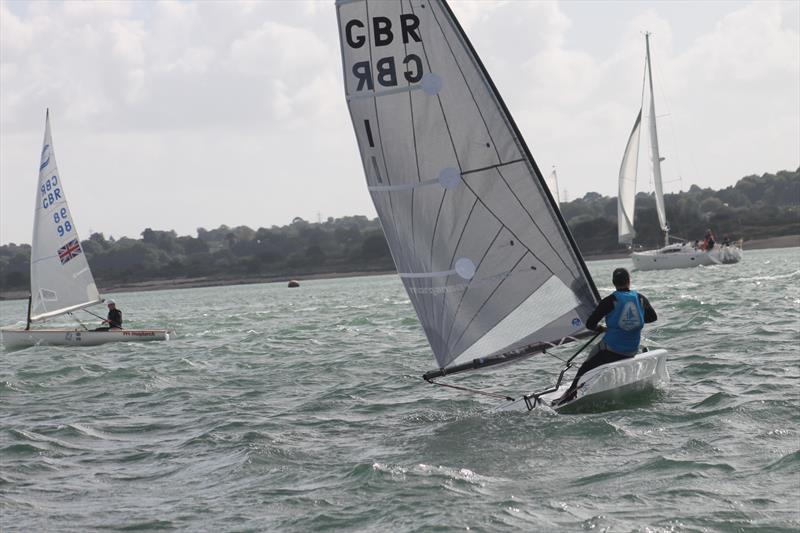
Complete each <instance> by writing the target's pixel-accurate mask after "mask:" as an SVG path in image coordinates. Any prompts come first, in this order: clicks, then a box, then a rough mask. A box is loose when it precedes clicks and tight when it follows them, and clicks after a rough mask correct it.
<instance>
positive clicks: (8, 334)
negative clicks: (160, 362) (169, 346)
mask: <svg viewBox="0 0 800 533" xmlns="http://www.w3.org/2000/svg"><path fill="white" fill-rule="evenodd" d="M0 337H2V342H3V346H5V348H6V349H7V350H15V349H19V348H26V347H28V346H35V345H37V344H46V345H50V346H97V345H100V344H106V343H109V342H148V341H166V340H169V331H168V330H165V329H118V330H111V331H86V330H80V329H31V330H23V329H0Z"/></svg>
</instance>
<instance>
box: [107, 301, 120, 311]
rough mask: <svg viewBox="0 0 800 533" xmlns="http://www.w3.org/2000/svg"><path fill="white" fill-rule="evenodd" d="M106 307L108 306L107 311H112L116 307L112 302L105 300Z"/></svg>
mask: <svg viewBox="0 0 800 533" xmlns="http://www.w3.org/2000/svg"><path fill="white" fill-rule="evenodd" d="M106 305H107V306H108V308H109V309H114V307H116V305H117V304H116V303H115V302H114V300H106Z"/></svg>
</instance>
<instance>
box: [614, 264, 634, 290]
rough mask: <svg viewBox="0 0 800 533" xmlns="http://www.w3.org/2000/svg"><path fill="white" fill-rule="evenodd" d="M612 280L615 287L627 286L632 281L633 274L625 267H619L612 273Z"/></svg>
mask: <svg viewBox="0 0 800 533" xmlns="http://www.w3.org/2000/svg"><path fill="white" fill-rule="evenodd" d="M611 281H612V282H613V283H614V286H615V287H627V286H628V285H630V283H631V275H630V274H629V273H628V271H627V270H625V269H624V268H618V269H616V270H614V273H613V274H612V275H611Z"/></svg>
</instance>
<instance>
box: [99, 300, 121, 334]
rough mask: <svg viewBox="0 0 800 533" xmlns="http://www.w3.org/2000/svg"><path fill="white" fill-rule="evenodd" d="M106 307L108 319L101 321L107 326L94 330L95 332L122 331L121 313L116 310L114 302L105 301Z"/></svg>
mask: <svg viewBox="0 0 800 533" xmlns="http://www.w3.org/2000/svg"><path fill="white" fill-rule="evenodd" d="M106 305H107V306H108V317H107V318H106V319H105V320H103V323H104V324H108V325H107V326H102V327H99V328H96V329H95V331H108V330H110V329H122V311H120V310H119V309H117V304H116V303H115V302H114V300H106Z"/></svg>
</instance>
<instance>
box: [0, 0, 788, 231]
mask: <svg viewBox="0 0 800 533" xmlns="http://www.w3.org/2000/svg"><path fill="white" fill-rule="evenodd" d="M451 6H452V8H453V10H454V12H455V13H456V15H457V17H458V18H459V20H460V22H461V23H462V25H463V26H464V28H465V31H466V32H467V34H468V35H469V37H470V39H471V40H472V42H473V44H474V46H475V48H476V50H477V52H478V54H479V55H480V56H481V59H482V60H483V62H484V64H485V65H486V68H487V70H488V71H489V73H490V75H491V76H492V78H493V79H494V81H495V84H496V85H497V87H498V89H499V91H500V93H501V94H502V96H503V98H504V100H505V101H506V104H507V105H508V108H509V109H510V111H511V113H512V115H513V116H514V119H515V121H516V122H517V124H518V126H519V128H520V130H521V132H522V134H523V136H524V137H525V140H526V142H527V144H528V146H529V147H530V149H531V152H532V154H533V156H534V158H535V159H536V161H537V163H538V165H539V167H540V168H541V169H542V170H543V172H548V171H549V169H551V168H552V167H553V166H555V167H556V168H557V171H558V177H559V182H560V186H559V189H560V192H561V193H562V200H563V199H564V196H563V193H564V190H566V193H567V197H568V199H574V198H576V197H579V196H582V195H583V194H585V193H586V192H589V191H596V192H600V193H602V194H605V195H609V196H615V195H616V187H617V175H618V172H619V165H620V160H621V158H622V152H623V150H624V147H625V142H626V141H627V136H628V134H629V132H630V129H631V127H632V125H633V120H634V118H635V116H636V113H637V112H638V109H639V105H640V98H641V91H642V73H643V65H644V36H643V32H644V31H650V32H652V37H651V46H652V57H653V62H654V74H655V88H656V105H657V108H658V111H657V114H658V118H659V128H660V133H659V135H660V139H661V153H662V155H664V156H666V161H665V167H664V176H665V181H666V183H665V190H666V191H667V192H676V191H678V190H681V189H682V190H686V189H688V188H689V187H690V186H691V185H692V184H697V185H699V186H701V187H712V188H715V189H716V188H722V187H726V186H729V185H733V184H734V183H735V182H736V181H737V180H738V179H739V178H741V177H743V176H746V175H750V174H763V173H765V172H776V171H778V170H783V169H796V168H797V167H798V166H800V2H796V1H787V2H770V1H757V2H730V1H722V0H719V1H706V2H703V1H700V2H682V1H669V2H666V1H664V2H647V1H640V2H632V1H631V2H629V1H618V2H604V1H591V2H586V1H565V2H539V1H529V2H527V1H508V2H502V1H489V0H484V1H470V0H461V1H459V0H456V1H453V2H451ZM48 107H49V108H50V112H51V124H52V132H53V148H54V150H55V153H56V157H57V160H58V166H59V170H60V172H61V178H62V183H63V186H64V188H65V192H66V194H67V197H68V198H69V202H70V207H71V210H72V215H73V218H74V219H75V220H76V223H77V227H78V230H79V231H80V234H81V235H82V236H83V237H84V238H86V237H88V236H89V234H90V233H91V232H96V231H97V232H103V233H104V234H105V235H106V237H108V236H114V237H117V238H119V237H121V236H129V237H138V236H139V235H140V233H141V232H142V231H143V230H144V229H145V228H148V227H149V228H152V229H159V230H169V229H174V230H176V231H177V232H178V234H181V235H184V234H195V232H196V229H197V228H198V227H204V228H206V229H210V228H215V227H217V226H219V225H221V224H227V225H228V226H238V225H247V226H250V227H252V228H258V227H262V226H263V227H269V226H272V225H284V224H288V223H290V222H291V220H292V219H293V218H294V217H297V216H300V217H303V218H305V219H306V220H311V221H316V220H317V218H318V217H322V218H323V219H325V218H327V217H331V216H332V217H339V216H346V215H357V214H361V215H367V216H370V217H372V216H375V211H374V209H373V207H372V203H371V199H370V197H369V195H368V193H367V189H366V187H365V184H364V175H363V169H362V167H361V162H360V158H359V155H358V147H357V145H356V142H355V137H354V134H353V129H352V125H351V122H350V118H349V115H348V112H347V106H346V103H345V99H344V90H343V84H342V72H341V56H340V52H339V39H338V29H337V23H336V13H335V7H334V2H333V0H330V1H328V0H325V1H314V2H303V1H277V0H276V1H258V2H251V1H247V2H244V1H241V2H237V1H226V2H214V1H203V2H190V1H166V2H122V1H116V2H115V1H109V2H77V1H70V2H44V1H41V2H15V1H0V243H8V242H17V243H20V242H30V236H31V231H32V224H33V220H32V218H33V203H34V194H35V187H36V180H37V174H38V164H39V155H40V152H41V146H42V136H43V132H44V117H45V109H46V108H48ZM639 183H640V187H639V188H640V190H644V191H648V190H651V184H650V183H649V180H648V177H647V176H644V177H640V180H639Z"/></svg>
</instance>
